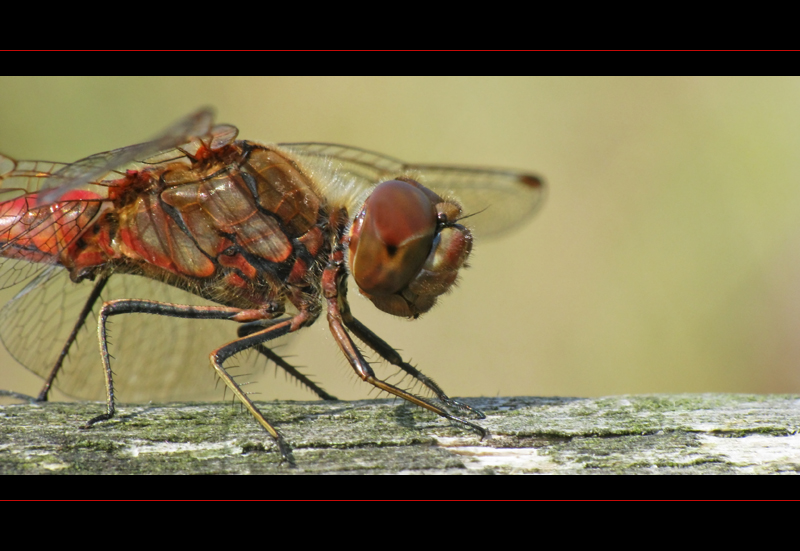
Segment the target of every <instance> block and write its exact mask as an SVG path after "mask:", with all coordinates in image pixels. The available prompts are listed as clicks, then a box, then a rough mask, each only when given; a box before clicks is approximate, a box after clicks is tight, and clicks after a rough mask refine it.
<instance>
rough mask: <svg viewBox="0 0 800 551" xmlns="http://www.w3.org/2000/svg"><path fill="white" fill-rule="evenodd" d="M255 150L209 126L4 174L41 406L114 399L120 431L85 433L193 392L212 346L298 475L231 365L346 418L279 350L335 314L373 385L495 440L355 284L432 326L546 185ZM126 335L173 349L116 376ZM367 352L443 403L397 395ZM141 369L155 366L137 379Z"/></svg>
mask: <svg viewBox="0 0 800 551" xmlns="http://www.w3.org/2000/svg"><path fill="white" fill-rule="evenodd" d="M237 137H238V129H237V128H236V127H235V126H232V125H228V124H219V125H215V124H214V115H213V111H212V110H211V109H210V108H204V109H200V110H198V111H196V112H194V113H192V114H190V115H189V116H187V117H185V118H183V119H181V120H180V121H178V122H176V123H175V124H173V125H172V126H171V127H170V128H169V129H167V130H166V131H165V132H163V133H162V134H161V135H159V136H158V137H157V138H155V139H153V140H151V141H148V142H144V143H141V144H137V145H132V146H128V147H123V148H120V149H115V150H111V151H107V152H103V153H98V154H96V155H92V156H89V157H86V158H84V159H81V160H79V161H76V162H73V163H69V164H63V163H55V162H44V161H18V160H15V159H12V158H10V157H7V156H4V155H0V289H5V288H10V287H15V288H19V291H18V292H17V293H16V295H15V296H14V297H13V298H12V299H11V300H10V301H9V302H8V303H7V304H5V306H4V307H3V308H2V310H0V339H1V340H2V342H3V344H4V345H5V347H6V348H7V349H8V350H9V352H10V353H11V354H12V356H14V358H15V359H17V360H18V361H19V362H20V363H21V364H22V365H24V366H25V367H26V368H28V369H29V370H31V371H32V372H34V373H36V374H37V375H39V376H41V377H42V378H43V379H44V384H43V387H42V390H41V392H40V393H39V395H38V397H37V398H38V400H41V401H46V400H47V399H48V396H49V394H50V392H51V390H52V388H53V387H56V388H59V389H60V390H62V391H63V392H64V393H66V394H67V395H70V396H74V397H77V398H83V399H97V398H98V395H101V394H104V395H105V400H106V408H105V412H104V413H102V414H100V415H98V416H96V417H94V418H92V419H90V420H88V421H87V422H86V423H85V424H84V425H83V426H82V428H89V427H91V426H93V425H95V424H97V423H100V422H103V421H107V420H109V419H111V418H113V417H114V415H115V413H116V400H117V388H118V387H119V386H121V387H122V388H124V390H125V397H126V399H134V400H135V399H137V398H140V397H141V396H143V395H147V397H148V398H149V399H152V398H153V396H154V395H155V396H157V397H166V398H172V399H175V397H176V396H178V395H180V392H181V389H184V388H186V389H191V388H192V386H193V385H192V381H193V379H196V378H197V369H196V368H195V367H194V366H192V365H190V364H191V362H187V361H186V357H187V354H188V351H189V350H196V349H198V348H202V347H206V350H207V353H208V357H209V358H210V363H211V366H212V368H213V372H214V374H215V376H216V377H217V378H218V380H222V381H223V382H224V383H225V385H226V387H227V388H228V389H230V391H231V392H232V393H233V395H234V396H235V398H236V399H238V400H239V401H241V403H242V404H243V405H244V407H245V408H246V409H247V410H249V412H250V413H251V414H252V416H253V418H254V419H255V420H256V421H257V422H258V423H259V424H260V425H261V426H262V427H263V428H264V429H265V430H266V432H267V433H268V434H269V435H270V436H271V437H272V439H274V441H275V443H276V444H277V447H278V450H279V452H280V454H281V460H282V461H287V462H289V463H290V464H294V459H293V457H292V451H291V447H290V445H289V444H288V442H287V441H286V439H285V438H284V437H283V435H282V434H281V432H280V431H279V430H278V429H277V428H276V427H275V426H274V425H273V424H272V423H271V422H270V421H269V420H268V419H267V418H266V417H265V416H264V415H263V414H262V412H261V411H260V409H259V408H258V406H257V405H256V404H255V402H253V400H252V399H251V397H250V395H249V394H248V393H247V392H245V391H244V390H243V386H244V384H243V383H239V382H237V376H236V375H235V374H234V371H235V369H234V367H233V366H232V365H230V362H228V361H229V360H230V359H231V358H232V357H234V356H237V355H239V354H242V353H244V352H245V351H249V352H250V353H251V355H255V356H256V357H258V358H262V359H263V358H266V359H267V360H268V361H271V362H273V363H274V364H275V365H276V366H277V367H280V368H281V369H283V370H284V371H285V372H286V373H287V375H288V376H290V377H292V378H294V379H296V380H297V381H298V382H299V383H300V384H302V385H304V386H306V387H307V388H308V389H309V390H310V391H312V392H313V393H315V394H316V395H317V396H318V397H319V398H321V399H324V400H333V399H335V397H333V396H331V395H330V394H328V393H327V392H326V391H325V390H324V389H323V388H322V387H321V386H319V385H318V384H317V383H316V382H314V381H312V380H311V379H310V378H309V377H307V376H306V375H305V374H303V373H302V372H300V370H298V369H297V368H296V367H295V366H293V365H292V364H290V363H289V362H287V361H286V359H284V358H283V357H282V356H281V355H280V354H278V353H276V352H275V350H274V348H275V347H274V343H275V342H276V339H279V338H280V337H283V336H286V335H289V334H291V333H294V332H296V331H299V330H300V329H303V328H305V327H308V326H310V325H312V324H313V323H314V322H315V321H316V320H317V319H318V318H319V317H320V316H321V315H322V313H323V311H325V312H326V318H327V322H328V326H329V328H330V331H331V333H332V335H333V337H334V340H335V341H336V343H337V345H338V347H339V349H340V350H341V352H342V354H343V355H344V357H345V358H346V359H347V361H348V363H349V364H350V366H351V367H352V368H353V370H354V371H355V373H356V374H357V375H358V377H359V378H360V379H362V380H363V381H365V382H367V383H369V384H370V385H372V386H373V387H375V388H377V389H379V391H384V392H386V393H388V394H391V395H394V396H396V397H399V398H402V399H404V400H407V401H408V402H411V403H413V404H415V405H417V406H420V407H422V408H425V409H427V410H429V411H431V412H433V413H436V414H437V415H439V416H441V417H443V418H445V419H448V420H450V421H452V422H455V423H456V424H458V425H461V426H462V427H465V428H467V429H471V430H474V431H476V432H477V433H479V434H480V435H481V436H482V437H483V436H485V435H486V431H485V429H484V428H483V427H481V426H480V425H479V424H478V423H477V422H475V420H476V419H482V418H485V416H484V414H483V413H482V412H480V411H479V410H477V409H474V408H472V407H471V406H469V405H467V404H465V403H463V402H461V401H459V400H456V399H453V398H451V397H449V396H448V395H447V394H446V393H445V392H444V391H443V390H442V389H441V387H440V386H439V385H438V384H436V382H434V380H433V379H432V378H430V377H428V376H426V375H425V374H423V373H422V372H421V371H420V370H419V369H417V368H416V367H415V366H413V365H411V364H410V363H408V362H406V361H405V360H404V359H403V358H402V357H401V355H400V354H399V353H398V352H397V351H396V350H395V349H394V348H392V346H390V345H389V344H388V343H387V342H386V341H384V340H383V339H382V338H380V337H379V336H378V335H376V334H375V333H374V332H372V331H371V330H370V329H369V328H368V327H366V326H365V325H364V324H363V323H361V322H360V321H358V319H356V318H355V317H354V316H353V314H352V312H351V310H350V306H349V302H348V298H347V297H348V294H347V293H348V282H349V281H350V280H351V279H352V281H353V282H354V283H355V286H356V288H357V289H358V292H359V293H360V294H361V295H363V296H364V297H366V298H367V299H368V300H369V301H370V302H371V303H372V304H373V305H374V306H375V307H377V308H378V309H380V310H381V311H383V312H386V313H388V314H390V315H393V316H399V317H404V318H411V319H416V318H418V317H419V316H421V315H422V314H424V313H425V312H427V311H429V310H430V309H431V308H432V307H433V306H434V305H435V304H436V302H437V300H438V299H439V297H440V296H442V295H444V294H446V293H447V292H448V291H450V290H451V288H452V286H453V284H454V283H455V281H456V279H457V277H458V275H459V271H460V269H461V268H463V267H465V266H466V264H467V260H468V258H469V255H470V253H471V251H472V247H473V242H474V237H473V232H474V233H475V234H476V235H479V236H481V237H484V236H494V235H501V234H503V233H505V232H508V231H510V230H512V229H513V228H515V227H517V226H519V225H521V224H522V223H524V222H525V221H527V220H528V219H529V218H530V217H531V216H532V215H533V214H534V213H535V212H536V211H537V209H538V208H539V206H540V205H541V202H542V199H543V197H544V195H545V189H546V187H545V184H544V181H543V180H542V179H541V178H540V177H538V176H536V175H533V174H529V173H526V172H519V171H511V170H498V169H485V168H469V167H459V166H445V165H426V164H410V163H405V162H402V161H399V160H397V159H394V158H392V157H389V156H387V155H382V154H379V153H374V152H371V151H367V150H364V149H360V148H357V147H347V146H342V145H336V144H328V143H280V144H277V145H271V144H262V143H259V142H255V141H248V140H237ZM131 314H150V316H131ZM154 316H163V317H166V318H177V319H173V320H165V321H164V322H159V321H157V320H158V319H160V318H156V317H154ZM134 318H135V319H136V320H137V321H136V322H135V323H134V322H130V321H128V320H132V319H134ZM143 318H147V319H144V320H143ZM112 319H113V320H120V321H121V320H126V321H125V323H121V324H120V325H119V326H118V324H117V323H116V321H115V323H114V326H115V335H124V336H125V337H126V339H125V340H126V341H127V342H129V343H130V342H135V341H136V338H128V337H136V336H137V335H141V334H144V333H145V329H146V328H150V329H152V328H155V330H156V331H157V332H158V333H160V334H161V335H165V334H166V335H169V343H170V345H169V347H168V348H169V350H166V347H162V349H160V350H159V351H158V353H157V354H154V355H155V356H156V357H149V356H148V357H147V359H146V360H143V359H142V358H143V357H144V356H147V355H148V348H149V346H148V342H146V339H145V342H137V343H136V344H135V345H133V346H128V348H125V347H123V348H118V347H115V348H114V349H113V350H114V353H115V354H114V357H113V358H112V356H111V354H110V353H109V350H110V348H109V326H110V322H111V321H112ZM179 320H224V321H228V322H235V323H236V324H238V325H237V326H236V332H235V333H233V332H231V336H230V337H229V338H227V339H226V338H224V337H220V333H219V331H216V332H215V333H211V338H212V339H213V338H216V339H217V342H214V341H213V340H211V341H210V340H209V337H208V336H203V335H208V334H207V333H203V332H201V331H196V330H194V329H191V330H187V331H186V332H185V333H180V334H179V333H176V332H173V331H172V330H171V329H170V325H169V323H168V322H175V323H178V321H179ZM91 321H95V322H96V327H97V332H98V341H99V348H100V361H99V362H98V361H97V349H96V348H93V347H91V346H90V347H87V346H79V344H78V336H79V334H80V333H81V330H82V329H84V328H85V326H87V325H88V324H89V323H90V322H91ZM184 323H185V322H184ZM356 339H357V340H358V341H360V342H361V343H363V346H366V347H367V348H368V349H370V350H371V351H372V352H374V353H375V354H377V355H378V356H380V357H381V358H382V359H383V360H385V361H386V362H388V363H389V364H392V365H394V366H396V367H397V368H399V370H400V371H402V372H404V374H405V376H410V377H411V378H412V379H413V380H414V381H415V384H416V385H418V387H419V388H421V389H423V392H413V391H412V390H410V389H406V388H402V387H401V386H399V385H398V384H393V383H390V382H388V381H387V380H385V379H381V378H379V377H378V376H377V375H376V374H375V371H374V370H373V368H372V367H371V365H370V363H369V362H368V361H367V360H366V359H365V356H364V353H363V352H362V349H361V348H360V347H359V346H358V345H357V344H356ZM212 347H216V348H213V349H212V350H208V348H212ZM123 352H124V354H123ZM123 355H130V356H133V357H136V358H137V360H138V361H137V362H136V364H135V365H125V367H124V368H123V369H120V368H119V364H120V363H121V362H122V359H123ZM68 359H69V360H71V364H70V365H71V367H70V369H66V368H65V365H66V364H67V361H68ZM112 359H113V360H114V362H113V363H114V364H115V370H114V371H112ZM226 362H228V365H226ZM91 363H95V364H102V377H101V376H99V373H100V372H99V370H97V371H96V372H95V371H91V370H89V369H86V368H84V367H83V365H84V364H91ZM76 366H79V367H78V368H76ZM277 367H276V369H277ZM468 419H470V420H468Z"/></svg>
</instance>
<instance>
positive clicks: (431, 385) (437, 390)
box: [342, 310, 486, 419]
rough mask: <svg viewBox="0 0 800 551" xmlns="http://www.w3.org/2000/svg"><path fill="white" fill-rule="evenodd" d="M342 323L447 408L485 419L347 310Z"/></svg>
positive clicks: (343, 314)
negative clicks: (446, 392) (404, 359)
mask: <svg viewBox="0 0 800 551" xmlns="http://www.w3.org/2000/svg"><path fill="white" fill-rule="evenodd" d="M342 321H343V322H344V324H345V326H346V327H347V328H348V329H349V330H350V331H352V333H353V334H354V335H355V336H356V337H358V338H359V339H360V340H361V341H363V342H364V344H366V345H367V346H369V347H370V348H372V349H373V350H374V351H375V352H377V353H378V355H380V357H382V358H383V359H384V360H386V361H387V362H389V363H390V364H392V365H396V366H397V367H399V368H400V369H402V370H403V371H405V372H406V373H408V374H409V375H411V376H412V377H414V378H415V379H416V380H418V381H419V382H421V383H422V384H423V385H425V386H426V387H427V388H428V389H430V390H431V391H432V392H433V393H434V394H435V395H436V397H437V398H438V399H439V400H441V401H442V402H443V403H445V404H446V405H448V406H451V407H453V408H456V409H459V410H461V411H467V412H469V413H471V414H473V415H475V416H477V417H478V418H479V419H485V418H486V415H485V414H484V413H483V412H482V411H480V410H478V409H475V408H473V407H471V406H468V405H467V404H464V403H462V402H459V401H458V400H454V399H452V398H450V397H449V396H448V395H447V394H445V393H444V391H443V390H442V389H441V387H440V386H439V385H437V384H436V382H435V381H434V380H433V379H431V378H430V377H428V376H427V375H425V374H424V373H422V372H421V371H420V370H419V369H417V368H416V367H414V366H413V365H411V364H409V363H408V362H405V361H403V358H402V357H401V356H400V354H398V353H397V350H395V349H394V348H392V347H391V346H390V345H389V344H388V343H387V342H386V341H384V340H383V339H381V338H380V337H379V336H378V335H376V334H375V333H373V332H372V331H371V330H370V329H369V328H368V327H366V326H365V325H364V324H363V323H361V322H360V321H358V320H357V319H356V318H354V317H353V315H352V314H351V313H350V311H349V310H348V311H347V312H344V313H342Z"/></svg>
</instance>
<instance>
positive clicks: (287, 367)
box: [237, 320, 338, 400]
mask: <svg viewBox="0 0 800 551" xmlns="http://www.w3.org/2000/svg"><path fill="white" fill-rule="evenodd" d="M274 323H277V322H276V321H275V320H269V321H268V322H266V323H264V324H262V323H261V322H253V323H247V324H245V325H241V326H240V327H239V329H238V330H237V333H238V335H239V337H247V336H248V335H252V334H254V333H256V332H258V331H261V330H262V329H264V327H267V326H269V325H273V324H274ZM253 348H254V349H255V350H256V351H258V353H259V354H261V355H263V356H265V357H266V358H267V359H268V360H269V361H271V362H273V363H275V365H277V366H280V367H281V368H283V370H284V371H286V372H287V373H288V374H289V375H291V376H292V377H294V378H295V379H297V380H298V381H300V383H301V384H303V385H305V386H306V388H308V389H309V390H311V391H312V392H313V393H314V394H316V395H317V396H319V397H320V398H321V399H323V400H337V399H338V398H336V396H332V395H330V394H328V393H327V392H325V390H324V389H323V388H322V387H320V386H319V385H317V384H316V383H315V382H314V381H312V380H311V379H309V378H308V377H307V376H306V375H303V374H302V373H300V371H298V369H297V368H296V367H294V366H293V365H291V364H290V363H289V362H287V361H286V360H284V359H283V358H281V357H280V356H279V355H278V354H276V353H275V352H274V351H273V350H272V349H270V348H267V347H266V346H264V345H263V344H257V345H255V346H254V347H253Z"/></svg>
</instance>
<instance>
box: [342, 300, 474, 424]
mask: <svg viewBox="0 0 800 551" xmlns="http://www.w3.org/2000/svg"><path fill="white" fill-rule="evenodd" d="M328 324H329V325H330V329H331V333H333V337H334V339H336V342H337V343H338V344H339V348H341V350H342V352H344V355H345V356H346V357H347V360H348V361H349V362H350V365H351V366H352V367H353V369H354V370H355V371H356V373H357V374H358V376H359V377H361V379H362V380H364V381H366V382H368V383H369V384H371V385H373V386H375V387H377V388H379V389H381V390H385V391H386V392H388V393H390V394H394V395H395V396H398V397H400V398H403V399H404V400H408V401H409V402H411V403H412V404H416V405H418V406H420V407H423V408H425V409H427V410H429V411H432V412H434V413H436V414H437V415H441V416H442V417H444V418H445V419H449V420H451V421H455V422H457V423H461V424H462V425H465V426H467V427H469V428H471V429H473V430H475V431H477V432H478V433H479V434H480V435H481V438H484V437H485V436H486V429H484V428H483V427H481V426H480V425H476V424H475V423H470V422H469V421H466V420H465V419H461V418H460V417H456V416H454V415H451V414H450V413H449V412H448V411H445V410H444V409H442V408H440V407H439V406H437V405H435V404H432V403H430V402H428V401H427V400H425V399H424V398H421V397H419V396H415V395H414V394H411V393H409V392H406V391H405V390H401V389H399V388H397V387H396V386H394V385H392V384H389V383H387V382H385V381H382V380H380V379H378V378H377V377H375V372H374V371H373V370H372V368H371V367H370V366H369V363H367V361H366V360H365V359H364V356H363V355H362V354H361V352H360V351H359V350H358V348H357V347H356V345H355V343H354V342H353V339H351V338H350V335H348V334H347V331H346V330H345V328H344V325H343V323H342V319H341V317H340V316H339V312H338V308H337V307H336V306H335V301H334V305H333V306H332V305H331V301H329V302H328Z"/></svg>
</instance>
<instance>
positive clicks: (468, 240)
mask: <svg viewBox="0 0 800 551" xmlns="http://www.w3.org/2000/svg"><path fill="white" fill-rule="evenodd" d="M460 215H461V207H460V206H459V205H458V204H457V203H454V202H452V201H446V200H444V199H442V198H441V197H439V196H438V195H437V194H436V193H434V192H432V191H431V190H429V189H428V188H426V187H424V186H423V185H422V184H420V183H418V182H415V181H414V180H411V179H398V180H390V181H388V182H383V183H382V184H380V185H378V186H377V187H376V188H375V190H374V191H373V192H372V194H371V195H370V196H369V198H368V199H367V200H366V201H365V202H364V206H363V207H362V208H361V211H360V212H359V213H358V215H357V216H356V218H355V220H354V221H353V224H352V226H351V228H350V235H349V239H350V245H349V247H350V250H349V263H350V273H351V274H352V275H353V278H354V279H355V281H356V284H357V285H358V288H359V290H360V291H361V294H363V295H364V296H366V297H367V298H369V299H370V300H371V301H372V303H373V304H374V305H375V306H376V307H378V308H379V309H380V310H383V311H384V312H387V313H389V314H392V315H395V316H402V317H410V318H416V317H418V316H419V315H420V314H423V313H425V312H427V311H428V310H430V309H431V308H432V307H433V305H434V304H436V299H437V298H438V297H439V295H441V294H443V293H445V292H447V291H448V290H449V289H450V288H451V287H452V285H453V283H455V280H456V277H457V276H458V270H459V269H460V268H461V266H463V265H464V262H465V261H466V259H467V257H468V256H469V253H470V251H471V250H472V234H471V233H470V231H469V230H468V229H467V228H465V227H464V226H461V225H459V224H456V223H455V221H456V220H457V219H458V217H459V216H460Z"/></svg>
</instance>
